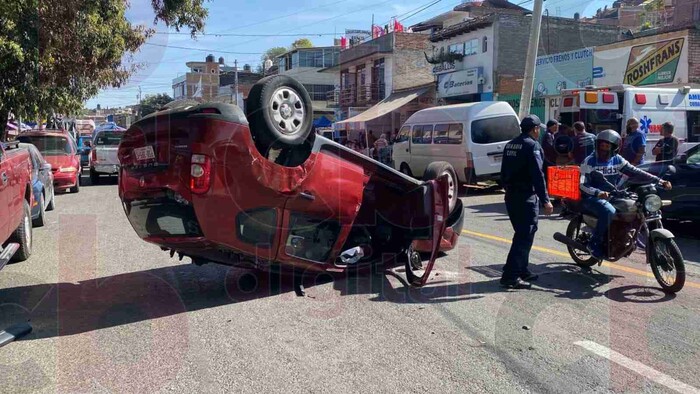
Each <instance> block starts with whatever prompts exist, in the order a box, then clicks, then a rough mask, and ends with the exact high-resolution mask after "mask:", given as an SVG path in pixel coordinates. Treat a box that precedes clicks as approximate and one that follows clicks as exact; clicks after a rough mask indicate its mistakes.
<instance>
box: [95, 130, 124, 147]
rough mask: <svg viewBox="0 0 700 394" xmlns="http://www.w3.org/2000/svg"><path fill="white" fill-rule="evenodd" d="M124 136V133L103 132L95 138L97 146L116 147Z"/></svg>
mask: <svg viewBox="0 0 700 394" xmlns="http://www.w3.org/2000/svg"><path fill="white" fill-rule="evenodd" d="M123 136H124V133H113V132H102V133H100V134H98V135H97V137H95V145H105V146H116V145H119V143H120V142H121V140H122V137H123Z"/></svg>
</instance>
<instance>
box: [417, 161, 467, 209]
mask: <svg viewBox="0 0 700 394" xmlns="http://www.w3.org/2000/svg"><path fill="white" fill-rule="evenodd" d="M443 175H447V177H448V180H447V183H448V185H449V189H448V194H447V197H448V201H449V206H450V210H449V212H450V213H452V210H454V209H455V207H456V206H457V199H459V179H458V178H457V173H456V172H455V169H454V168H453V167H452V165H451V164H450V163H448V162H446V161H434V162H432V163H430V164H429V165H428V168H426V169H425V172H424V173H423V180H425V181H430V180H433V179H438V178H439V177H441V176H443Z"/></svg>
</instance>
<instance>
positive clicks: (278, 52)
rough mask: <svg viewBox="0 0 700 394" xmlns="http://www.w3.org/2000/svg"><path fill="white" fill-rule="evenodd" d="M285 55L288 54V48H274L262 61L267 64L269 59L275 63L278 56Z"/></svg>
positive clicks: (262, 57) (269, 50)
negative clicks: (266, 61)
mask: <svg viewBox="0 0 700 394" xmlns="http://www.w3.org/2000/svg"><path fill="white" fill-rule="evenodd" d="M285 53H287V48H285V47H272V48H270V49H268V50H267V51H265V53H263V55H262V56H261V57H260V60H261V61H263V62H265V60H267V59H270V60H272V61H275V58H276V57H277V56H280V55H284V54H285Z"/></svg>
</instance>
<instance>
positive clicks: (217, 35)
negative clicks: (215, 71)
mask: <svg viewBox="0 0 700 394" xmlns="http://www.w3.org/2000/svg"><path fill="white" fill-rule="evenodd" d="M155 34H163V35H185V36H189V35H190V33H182V32H172V31H157V32H155ZM337 34H338V33H298V34H297V33H295V34H239V33H208V34H207V33H204V34H202V35H201V36H202V37H206V36H209V37H212V36H213V37H299V36H312V37H314V36H335V35H337Z"/></svg>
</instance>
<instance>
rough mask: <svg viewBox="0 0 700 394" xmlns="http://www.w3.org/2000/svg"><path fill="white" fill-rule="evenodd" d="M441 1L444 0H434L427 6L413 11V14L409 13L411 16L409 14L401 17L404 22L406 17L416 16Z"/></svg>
mask: <svg viewBox="0 0 700 394" xmlns="http://www.w3.org/2000/svg"><path fill="white" fill-rule="evenodd" d="M441 1H442V0H436V1H434V2H432V3H430V4H428V5H426V6H424V7H422V8H420V9H419V10H417V11H415V12H414V13H412V14H411V15H409V16H407V17H405V18H403V19H401V21H402V22H403V21H405V20H406V19H409V18H411V17H412V16H415V15H416V14H419V13H421V12H423V11H425V10H427V9H428V8H430V7H432V6H434V5H435V4H437V3H439V2H441Z"/></svg>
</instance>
